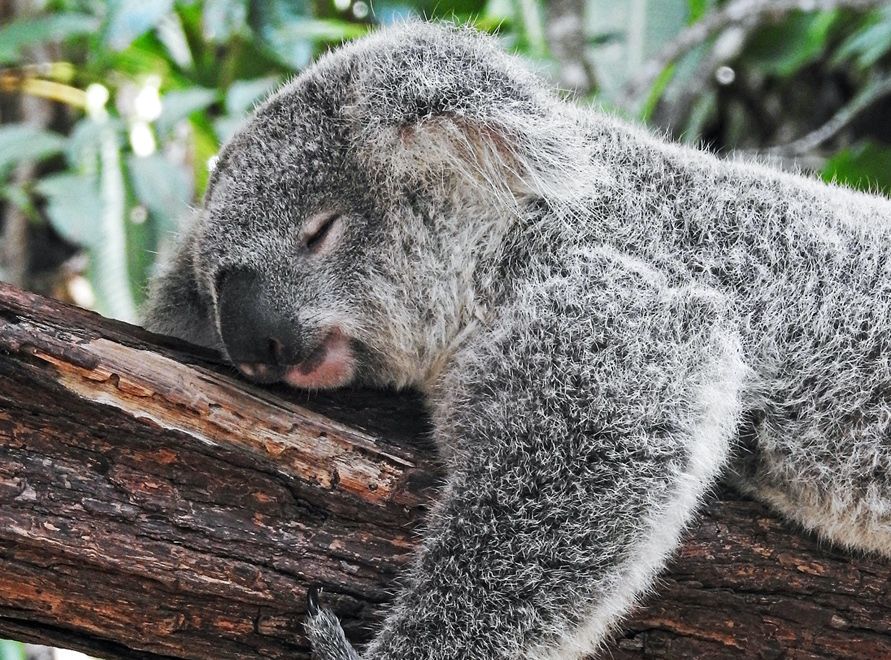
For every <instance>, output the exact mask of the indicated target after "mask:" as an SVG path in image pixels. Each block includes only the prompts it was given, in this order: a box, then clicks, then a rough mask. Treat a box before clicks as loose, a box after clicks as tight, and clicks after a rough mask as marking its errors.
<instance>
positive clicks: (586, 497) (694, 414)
mask: <svg viewBox="0 0 891 660" xmlns="http://www.w3.org/2000/svg"><path fill="white" fill-rule="evenodd" d="M589 270H593V271H595V272H594V273H592V274H590V275H588V276H587V277H586V278H584V281H581V282H579V283H577V284H573V282H568V283H567V280H566V279H565V278H554V279H553V280H552V281H551V280H546V281H544V282H543V283H542V282H541V281H539V282H537V283H535V284H534V285H533V284H530V285H529V287H528V290H526V291H525V292H520V297H519V301H518V302H517V304H516V305H515V306H514V307H513V308H512V309H510V310H509V311H508V313H506V314H505V315H504V317H502V318H501V319H500V321H499V322H498V323H496V324H495V327H493V328H492V329H491V330H490V331H489V332H488V333H487V335H486V336H485V337H482V338H480V341H479V342H478V343H475V344H473V345H471V346H468V348H467V349H466V350H465V351H464V352H463V353H462V354H461V355H459V356H458V358H457V359H456V362H455V364H454V365H453V366H452V367H451V369H450V372H449V373H448V374H447V375H446V376H445V377H444V378H443V381H442V383H441V388H440V391H439V393H438V395H437V397H436V398H435V400H434V405H435V408H434V409H435V415H434V423H435V428H436V433H437V434H438V435H439V440H440V441H441V442H443V443H445V445H446V446H447V447H449V448H450V451H449V452H448V467H449V472H450V473H449V478H448V480H447V483H446V486H445V489H444V492H443V494H442V497H441V499H440V501H439V502H438V503H437V504H436V506H435V507H434V508H433V510H432V511H431V516H430V521H429V523H428V526H427V529H426V533H425V541H424V543H423V547H422V551H421V553H420V555H419V557H418V558H417V560H416V562H415V563H414V565H413V566H412V568H411V569H410V572H409V575H408V580H407V588H406V589H404V590H403V591H402V592H401V593H400V594H399V595H398V597H397V599H396V602H395V604H394V606H393V609H392V611H391V613H390V614H389V616H388V618H387V619H386V621H385V623H384V625H383V630H382V631H381V632H380V633H379V635H378V636H377V637H376V638H375V640H374V641H373V642H372V643H371V645H370V646H369V648H368V649H367V651H366V653H365V654H364V657H365V658H367V659H372V658H374V659H377V658H379V659H387V660H422V659H423V660H446V659H455V660H457V659H459V658H461V659H465V660H491V659H508V658H510V659H516V658H535V659H539V660H543V659H544V658H549V659H552V658H553V659H556V658H575V657H582V656H583V655H585V654H587V653H590V652H592V651H595V650H596V649H597V648H598V646H599V645H600V644H601V643H602V641H603V639H604V637H605V635H606V634H607V633H608V632H609V630H610V628H611V627H612V626H613V625H615V624H616V623H617V619H618V618H619V617H620V616H621V615H622V614H623V613H624V612H625V611H626V610H627V608H628V607H629V606H630V605H631V604H632V603H633V601H634V600H635V598H636V597H637V596H638V595H640V594H641V593H642V592H643V591H645V590H646V589H647V588H648V587H649V586H650V584H651V582H652V578H653V577H654V575H655V573H656V571H658V570H659V569H660V568H661V566H662V565H663V562H664V560H665V558H666V556H667V555H668V554H669V553H670V552H671V551H672V549H673V548H674V547H675V546H676V544H677V542H678V538H679V535H680V533H681V531H682V529H683V527H684V525H685V524H686V523H687V522H688V520H689V519H690V517H691V514H692V513H693V511H694V509H695V507H696V505H697V503H698V501H699V500H700V497H701V496H702V494H703V492H704V491H705V490H706V489H707V488H708V487H709V485H710V484H711V483H712V481H713V479H714V478H715V477H716V475H717V473H718V472H719V470H720V469H721V467H722V465H723V463H724V461H725V457H726V456H727V454H728V449H729V444H730V442H731V441H732V438H733V436H734V433H735V430H736V421H737V418H738V413H739V410H738V407H739V400H740V389H741V386H742V383H743V380H744V378H745V374H746V369H745V367H744V365H743V362H742V360H741V357H740V349H739V342H738V339H737V337H736V335H735V333H734V332H733V331H731V330H730V329H728V328H729V327H730V326H729V323H728V322H727V320H726V319H725V318H724V317H723V314H722V311H721V303H720V301H719V300H717V299H716V298H714V297H713V296H712V295H711V294H709V293H708V292H701V291H697V290H694V289H676V288H674V289H672V288H665V287H660V286H656V285H654V284H652V282H649V281H648V280H646V278H642V277H638V276H637V274H636V273H633V272H632V273H629V272H627V271H625V270H623V269H622V268H621V267H620V266H618V265H616V264H614V263H613V262H611V261H609V260H607V261H606V262H599V263H597V264H594V265H593V266H591V267H590V268H589ZM589 278H592V279H593V278H597V279H596V280H595V281H593V282H592V281H591V279H589ZM315 621H316V623H319V622H320V621H321V620H320V619H318V618H316V619H315ZM328 623H330V621H329V622H328ZM313 625H314V624H311V625H310V629H311V630H312V631H313V635H311V636H315V640H316V643H317V645H318V648H319V649H321V648H322V647H323V644H324V643H325V641H326V640H327V641H330V640H331V638H332V634H331V633H330V631H329V632H325V631H324V630H320V629H319V627H318V626H316V627H315V629H313ZM338 648H339V649H341V648H342V647H338ZM339 652H340V651H338V653H339ZM319 657H320V658H322V660H334V658H340V657H350V656H340V655H325V654H324V653H322V654H320V655H319Z"/></svg>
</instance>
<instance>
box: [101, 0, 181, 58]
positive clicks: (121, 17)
mask: <svg viewBox="0 0 891 660" xmlns="http://www.w3.org/2000/svg"><path fill="white" fill-rule="evenodd" d="M108 6H109V13H108V18H107V23H106V26H105V43H106V44H107V45H108V46H109V47H110V48H111V49H112V50H124V49H125V48H126V47H127V46H129V45H130V44H131V43H133V41H134V40H135V39H136V38H137V37H139V36H140V35H142V34H144V33H146V32H148V31H149V30H151V29H152V28H154V27H155V26H156V25H157V24H158V22H159V21H160V20H161V19H162V18H163V17H164V16H165V15H166V14H167V13H168V12H170V10H171V9H172V8H173V0H150V1H149V2H146V0H109V3H108Z"/></svg>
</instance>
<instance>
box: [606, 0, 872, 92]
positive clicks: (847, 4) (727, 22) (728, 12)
mask: <svg viewBox="0 0 891 660" xmlns="http://www.w3.org/2000/svg"><path fill="white" fill-rule="evenodd" d="M887 1H888V0H733V1H732V2H731V3H730V4H728V5H725V6H724V7H721V8H719V9H716V10H714V11H712V12H711V13H709V14H707V15H706V16H704V17H703V18H702V19H700V20H699V21H697V22H696V23H694V24H693V25H691V26H690V27H688V28H686V29H685V30H683V31H681V33H680V34H678V35H677V37H675V38H674V39H673V40H672V41H670V42H669V43H668V44H667V45H666V46H665V47H664V48H663V49H662V50H661V52H660V53H659V54H658V55H656V56H655V57H654V58H652V59H651V60H650V61H649V62H647V63H646V64H644V66H643V67H642V68H641V70H640V73H638V74H637V75H636V76H635V77H634V78H632V79H631V81H630V82H629V83H628V84H627V85H626V87H625V92H624V94H623V105H624V106H625V107H626V108H633V107H635V106H636V104H637V103H638V102H639V99H640V98H641V97H642V96H644V95H645V94H646V93H647V91H648V90H649V89H650V88H651V87H652V86H653V84H654V83H655V81H656V79H657V78H658V77H659V74H660V73H662V71H663V70H664V69H665V67H667V66H668V65H669V64H671V63H672V62H674V61H676V60H677V59H678V58H680V57H681V56H683V55H685V54H686V53H688V52H690V51H691V50H693V49H694V48H696V46H699V45H700V44H702V43H705V42H706V41H707V40H708V39H710V38H711V37H713V36H715V35H716V34H718V33H719V32H721V31H722V30H724V29H726V28H728V27H730V26H733V25H739V24H754V25H757V24H759V23H761V22H763V21H766V20H768V19H771V20H777V19H778V18H780V17H782V16H784V15H786V14H788V13H790V12H793V11H831V10H833V9H856V10H860V11H865V10H867V9H872V8H875V7H880V6H882V5H884V4H886V3H887Z"/></svg>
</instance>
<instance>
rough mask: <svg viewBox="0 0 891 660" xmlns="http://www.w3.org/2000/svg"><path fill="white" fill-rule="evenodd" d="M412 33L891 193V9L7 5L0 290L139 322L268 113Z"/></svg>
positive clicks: (815, 1)
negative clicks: (251, 115)
mask: <svg viewBox="0 0 891 660" xmlns="http://www.w3.org/2000/svg"><path fill="white" fill-rule="evenodd" d="M410 16H424V17H427V18H431V19H434V20H454V21H460V22H471V23H473V24H474V25H476V26H477V27H478V28H480V29H482V30H486V31H489V32H493V33H497V34H498V35H499V38H500V39H501V40H503V42H504V46H505V47H506V48H508V49H510V50H513V51H516V52H518V53H520V54H522V55H523V56H525V57H527V58H529V59H530V60H531V61H533V62H534V65H535V66H537V67H538V68H539V69H541V70H542V72H543V73H544V74H545V75H547V76H550V77H552V78H553V79H554V80H555V82H556V83H557V84H559V85H560V86H561V87H562V88H563V89H564V90H565V93H566V94H567V95H568V96H573V97H575V98H576V99H577V100H578V101H579V102H582V103H594V104H598V105H600V106H603V107H605V108H607V109H608V110H610V111H612V112H616V113H619V114H622V115H624V116H625V117H627V118H629V119H631V120H634V121H640V122H644V123H648V124H650V125H652V126H653V127H655V128H657V129H658V130H661V131H663V132H666V133H668V134H670V135H672V136H673V137H675V138H676V139H679V140H682V141H685V142H688V143H700V144H705V145H707V146H709V147H710V148H711V149H713V150H715V151H716V152H718V153H721V154H726V153H729V152H731V151H733V150H744V151H747V152H750V153H754V154H760V155H763V156H765V157H769V158H772V159H773V160H775V162H776V164H777V165H778V166H781V167H788V168H792V169H799V168H801V169H805V170H807V171H811V172H814V173H816V174H817V175H819V176H822V177H824V178H826V179H830V180H832V179H835V180H839V181H842V182H845V183H846V184H848V185H852V186H855V187H859V188H863V189H869V190H872V191H883V192H884V193H886V194H887V193H889V192H891V100H889V99H891V3H889V2H881V1H874V2H870V1H869V0H836V1H835V2H832V1H828V0H800V1H798V2H794V1H789V0H773V2H766V1H765V0H727V1H724V2H721V1H719V0H628V1H627V2H616V0H554V1H553V2H539V1H536V0H417V1H414V2H409V1H400V0H389V1H388V0H375V1H374V2H373V3H372V2H371V0H330V1H329V0H108V1H100V0H0V21H2V23H0V230H2V239H0V279H4V280H7V281H11V282H13V283H15V284H17V285H19V286H24V287H28V288H31V289H36V290H38V291H41V292H43V293H48V294H51V295H55V296H57V297H61V298H65V299H69V300H73V301H75V302H77V303H79V304H83V305H86V306H92V307H95V308H97V309H98V310H99V311H101V312H103V313H105V314H107V315H111V316H115V317H118V318H122V319H126V320H134V319H135V317H136V309H137V307H138V304H139V302H140V301H141V299H142V297H143V293H144V288H145V282H146V280H147V277H148V276H149V274H150V272H151V269H152V265H153V262H154V257H155V255H156V253H157V251H158V250H159V249H160V248H161V247H162V244H163V243H164V242H165V241H166V240H169V239H170V237H171V236H173V235H174V233H175V231H176V227H177V221H178V219H179V218H181V217H182V216H183V215H184V214H185V213H187V210H188V207H189V205H192V204H196V203H199V202H200V198H201V195H202V193H203V190H204V187H205V184H206V182H207V172H208V169H207V166H208V162H209V161H210V159H212V158H213V156H214V154H215V153H216V152H217V151H218V149H219V147H220V144H221V143H223V142H224V141H225V140H226V139H227V138H228V137H229V136H231V135H232V133H233V132H234V131H235V130H236V128H237V127H238V125H239V123H240V122H241V121H242V120H243V119H244V117H245V116H246V114H247V113H248V112H249V111H250V109H251V107H252V106H253V105H254V104H255V103H256V102H257V101H258V100H259V99H262V98H263V96H264V95H265V94H267V93H268V92H269V91H270V90H272V89H274V88H275V87H276V86H277V85H279V84H281V83H282V82H283V81H285V80H287V78H288V77H289V76H290V75H293V73H295V72H297V71H299V70H300V69H302V68H303V67H305V66H306V65H307V64H308V63H309V62H310V61H311V60H312V59H313V57H314V56H316V55H318V54H319V53H320V52H322V51H324V50H325V49H326V48H329V47H331V46H333V45H336V44H338V43H340V42H341V41H343V40H348V39H352V38H355V37H358V36H360V35H362V34H363V33H365V32H366V31H367V30H368V29H370V28H371V27H373V26H374V25H375V24H385V23H389V22H391V21H394V20H400V19H404V18H406V17H410ZM24 657H25V655H24V649H23V647H22V646H21V645H18V644H16V643H14V642H2V641H0V659H6V658H16V659H18V658H24Z"/></svg>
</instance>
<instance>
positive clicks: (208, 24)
mask: <svg viewBox="0 0 891 660" xmlns="http://www.w3.org/2000/svg"><path fill="white" fill-rule="evenodd" d="M247 17H248V3H247V0H205V3H204V12H203V13H202V15H201V23H202V29H203V31H204V37H205V38H206V39H207V40H208V41H214V42H217V43H219V42H223V41H227V40H228V39H230V38H231V37H232V36H233V35H237V34H241V33H242V32H244V31H245V30H246V29H247Z"/></svg>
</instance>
